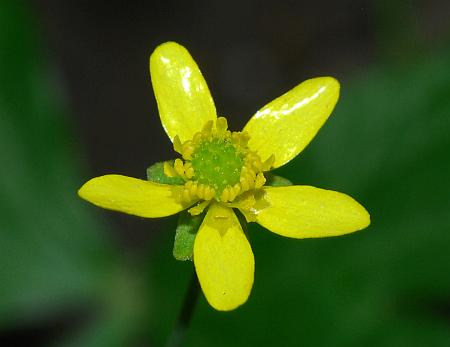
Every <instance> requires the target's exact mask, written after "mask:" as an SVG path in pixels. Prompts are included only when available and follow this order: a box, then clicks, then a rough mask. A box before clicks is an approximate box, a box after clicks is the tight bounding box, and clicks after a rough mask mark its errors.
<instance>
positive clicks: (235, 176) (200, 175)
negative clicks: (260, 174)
mask: <svg viewBox="0 0 450 347" xmlns="http://www.w3.org/2000/svg"><path fill="white" fill-rule="evenodd" d="M191 163H192V168H193V169H194V172H195V174H194V177H193V179H194V180H197V181H198V182H199V183H200V184H205V185H208V186H210V187H212V188H213V189H214V191H216V192H223V190H224V189H225V188H226V187H227V186H234V185H235V184H237V183H239V179H240V177H241V171H242V167H243V164H244V158H243V155H242V153H239V151H238V148H236V146H235V145H234V144H233V143H232V142H231V141H230V139H227V138H225V139H223V138H211V139H205V140H203V141H201V142H200V143H199V144H198V146H197V148H196V149H195V151H194V153H192V160H191Z"/></svg>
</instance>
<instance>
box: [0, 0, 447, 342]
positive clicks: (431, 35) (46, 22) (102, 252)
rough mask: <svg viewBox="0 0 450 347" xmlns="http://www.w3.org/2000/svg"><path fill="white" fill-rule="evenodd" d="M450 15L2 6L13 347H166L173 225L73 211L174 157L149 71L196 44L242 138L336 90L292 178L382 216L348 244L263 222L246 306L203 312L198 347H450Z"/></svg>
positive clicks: (351, 4) (221, 107) (7, 274)
mask: <svg viewBox="0 0 450 347" xmlns="http://www.w3.org/2000/svg"><path fill="white" fill-rule="evenodd" d="M449 12H450V5H449V3H448V2H446V1H437V0H434V1H428V2H419V1H411V2H403V1H394V2H392V1H349V0H348V1H340V2H334V1H322V2H316V3H311V2H304V1H281V2H279V1H271V2H269V1H267V2H260V1H228V2H226V4H225V3H224V2H219V1H217V2H212V1H209V2H208V1H198V2H195V4H190V3H188V2H178V1H147V2H145V3H144V2H143V3H139V4H138V2H125V1H118V0H117V1H64V2H61V1H56V0H34V1H30V2H22V1H9V0H4V1H2V2H0V158H1V161H2V170H0V207H1V209H0V345H1V346H29V345H32V346H61V347H64V346H105V347H106V346H126V347H128V346H130V347H134V346H137V347H138V346H149V345H150V346H161V345H163V343H164V340H165V338H166V336H167V335H168V334H169V332H170V330H171V328H172V326H173V324H174V323H175V320H176V317H177V315H178V311H179V308H180V306H181V302H182V298H183V295H184V291H185V290H186V287H187V285H188V280H189V277H190V275H191V273H192V263H182V262H177V261H175V259H173V257H172V244H173V237H174V229H175V227H176V221H177V219H176V217H173V218H166V219H161V220H145V219H140V218H136V217H130V216H126V215H121V214H119V213H113V212H108V211H104V210H100V209H98V208H96V207H94V206H91V205H88V204H87V203H85V202H83V201H81V200H80V199H78V198H77V196H76V190H77V189H78V188H79V187H80V185H81V184H82V183H84V182H85V181H86V180H87V179H89V178H91V177H94V176H98V175H101V174H105V173H120V174H125V175H128V176H134V177H140V178H144V177H145V169H146V168H147V166H149V165H151V164H152V163H154V162H157V161H162V160H165V159H169V158H172V157H173V156H174V152H173V150H172V146H171V143H170V141H169V139H168V138H167V136H166V135H165V133H164V130H163V129H162V127H161V125H160V122H159V118H158V113H157V108H156V103H155V100H154V97H153V92H152V88H151V84H150V78H149V74H148V57H149V55H150V53H151V51H152V50H153V49H154V48H155V47H156V46H157V45H158V44H159V43H162V42H165V41H168V40H173V41H177V42H179V43H181V44H183V45H185V46H186V47H187V48H188V49H189V51H190V52H191V54H192V55H193V56H194V58H195V60H196V61H197V63H198V64H199V66H200V68H201V70H202V72H203V73H204V75H205V78H206V80H207V82H208V84H209V87H210V89H211V92H212V94H213V97H214V99H215V102H216V106H217V110H218V112H219V114H220V115H225V116H227V118H228V120H229V124H230V128H231V129H232V130H238V129H240V128H241V127H242V126H243V125H244V124H245V123H246V121H247V120H248V119H249V117H250V116H251V115H252V114H253V113H254V112H256V111H257V109H259V108H260V107H262V106H263V105H264V104H265V103H267V102H268V101H270V100H272V99H273V98H275V97H277V96H279V95H281V94H282V93H284V92H285V91H287V90H288V89H290V88H292V87H294V86H295V85H296V84H298V83H299V82H301V81H303V80H305V79H307V78H310V77H315V76H322V75H331V76H335V77H336V78H338V79H339V80H340V82H341V98H340V101H339V103H338V105H337V108H336V109H335V111H334V113H333V115H332V117H331V118H330V119H329V121H328V122H327V123H326V125H325V126H324V127H323V129H322V130H321V131H320V133H319V134H318V136H317V137H316V138H315V139H314V140H313V142H312V143H311V144H310V145H309V146H308V147H307V149H306V150H305V151H304V152H303V153H302V154H301V155H300V156H299V157H297V158H296V159H295V160H293V161H292V162H290V163H289V164H288V165H287V166H285V167H282V168H280V169H279V170H277V171H278V173H279V174H280V175H283V176H285V177H287V178H289V179H290V180H291V181H293V182H295V183H297V184H308V185H314V186H317V187H322V188H328V189H333V190H337V191H343V192H346V193H348V194H349V195H351V196H353V197H355V198H356V199H357V200H358V201H360V202H361V203H362V204H363V205H364V206H366V207H367V208H368V210H369V211H370V212H371V215H372V225H371V227H370V228H369V229H367V230H365V231H362V232H358V233H355V234H351V235H348V236H345V237H340V238H330V239H310V240H291V239H286V238H282V237H280V236H277V235H275V234H271V233H270V232H267V231H266V230H264V229H262V228H260V227H258V226H256V225H252V226H251V227H250V239H251V244H252V248H253V251H254V254H255V260H256V277H255V284H254V288H253V292H252V295H251V297H250V299H249V301H248V302H247V303H246V304H245V305H244V306H243V307H241V308H239V309H238V310H236V311H233V312H231V313H226V314H224V313H219V312H216V311H214V310H213V309H212V308H210V307H209V306H208V305H207V303H206V301H205V299H204V298H201V299H200V300H199V304H198V308H197V310H196V312H195V314H194V318H193V321H192V326H191V328H190V330H189V333H188V336H187V344H186V345H187V346H211V345H214V346H229V345H230V344H233V345H235V346H236V347H237V346H240V345H242V346H253V345H255V346H266V345H267V346H272V345H283V346H298V345H301V346H361V345H366V346H398V345H408V346H424V345H427V346H445V345H449V344H450V278H449V276H448V274H449V272H450V252H449V249H450V214H449V212H448V211H449V208H450V199H449V196H450V183H449V176H450V163H449V160H448V156H449V154H448V151H449V150H450V140H449V138H448V133H449V130H450V24H449V22H448V15H447V14H448V13H449Z"/></svg>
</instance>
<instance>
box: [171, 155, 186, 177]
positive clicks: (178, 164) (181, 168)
mask: <svg viewBox="0 0 450 347" xmlns="http://www.w3.org/2000/svg"><path fill="white" fill-rule="evenodd" d="M174 167H175V170H176V172H177V173H178V175H179V176H181V177H183V178H185V177H186V176H185V175H184V165H183V161H182V160H181V159H178V158H177V159H175V163H174Z"/></svg>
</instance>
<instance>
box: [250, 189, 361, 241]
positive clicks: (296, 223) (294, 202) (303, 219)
mask: <svg viewBox="0 0 450 347" xmlns="http://www.w3.org/2000/svg"><path fill="white" fill-rule="evenodd" d="M260 200H264V203H263V204H260V206H263V207H262V209H261V210H260V211H257V212H256V214H257V215H256V221H257V222H258V223H259V224H261V225H262V226H263V227H265V228H267V229H269V230H270V231H272V232H274V233H277V234H280V235H283V236H287V237H294V238H300V239H302V238H308V237H327V236H338V235H343V234H347V233H351V232H353V231H357V230H360V229H364V228H366V227H367V226H368V225H369V224H370V216H369V213H368V212H367V211H366V209H365V208H364V207H363V206H361V205H360V204H359V203H358V202H356V201H355V200H354V199H353V198H351V197H350V196H348V195H345V194H342V193H338V192H335V191H332V190H325V189H319V188H315V187H310V186H289V187H264V188H263V194H262V196H261V197H260Z"/></svg>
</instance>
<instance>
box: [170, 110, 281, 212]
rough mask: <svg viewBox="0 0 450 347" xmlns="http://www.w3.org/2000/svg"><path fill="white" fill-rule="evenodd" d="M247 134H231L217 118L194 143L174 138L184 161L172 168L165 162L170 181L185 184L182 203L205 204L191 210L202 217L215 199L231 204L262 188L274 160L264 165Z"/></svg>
mask: <svg viewBox="0 0 450 347" xmlns="http://www.w3.org/2000/svg"><path fill="white" fill-rule="evenodd" d="M248 140H249V137H248V135H247V133H245V132H231V131H229V130H228V124H227V120H226V119H225V118H224V117H219V118H217V120H216V122H215V124H214V123H213V122H212V121H209V122H207V123H206V124H205V125H204V127H203V129H202V130H201V131H200V132H198V133H196V134H195V135H194V137H193V139H192V140H188V141H186V142H184V143H181V141H180V139H179V137H178V136H175V138H174V141H173V145H174V149H175V151H176V152H178V153H180V154H181V156H182V157H183V160H181V159H175V162H174V164H173V166H172V165H170V164H169V162H166V163H165V165H164V172H165V173H166V175H167V176H169V177H175V176H179V177H182V178H183V179H184V181H185V184H184V190H183V200H185V201H187V202H191V201H194V200H204V202H202V203H200V204H198V205H196V206H195V207H193V208H191V209H190V210H189V212H191V214H199V213H201V212H202V211H203V209H204V208H205V207H206V206H207V205H208V204H209V202H210V201H211V200H212V199H215V200H217V201H220V202H222V203H228V204H230V203H231V202H232V201H234V200H235V199H236V197H237V196H239V195H241V194H243V193H245V192H248V191H253V190H255V189H259V188H261V187H262V186H263V185H264V183H265V182H266V179H265V177H264V174H263V172H264V171H268V170H269V169H270V168H271V166H272V165H273V162H274V157H273V156H271V157H270V158H269V159H267V160H266V161H265V162H261V158H260V157H259V156H258V155H257V154H256V153H255V152H253V151H251V150H250V149H249V148H248V146H247V143H248Z"/></svg>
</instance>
